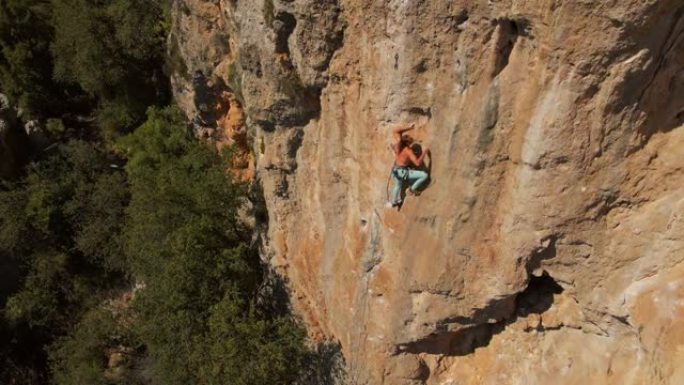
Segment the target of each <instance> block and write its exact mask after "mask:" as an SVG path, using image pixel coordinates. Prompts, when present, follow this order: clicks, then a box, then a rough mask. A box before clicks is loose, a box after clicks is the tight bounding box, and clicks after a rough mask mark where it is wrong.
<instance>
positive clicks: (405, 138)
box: [399, 134, 413, 148]
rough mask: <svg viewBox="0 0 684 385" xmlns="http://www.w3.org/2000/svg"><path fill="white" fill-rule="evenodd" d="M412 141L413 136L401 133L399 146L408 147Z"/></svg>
mask: <svg viewBox="0 0 684 385" xmlns="http://www.w3.org/2000/svg"><path fill="white" fill-rule="evenodd" d="M412 143H413V138H412V137H411V136H410V135H406V134H403V135H402V136H401V141H400V142H399V144H400V146H401V148H404V147H409V146H411V144H412Z"/></svg>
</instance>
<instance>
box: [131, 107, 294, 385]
mask: <svg viewBox="0 0 684 385" xmlns="http://www.w3.org/2000/svg"><path fill="white" fill-rule="evenodd" d="M121 147H122V148H123V149H125V152H126V154H127V157H128V159H129V162H128V165H127V172H128V175H129V178H130V183H131V194H132V199H131V204H130V205H129V207H128V217H129V222H128V225H127V227H126V231H125V233H126V250H127V254H128V255H129V256H130V258H131V266H132V269H133V271H134V273H135V275H136V276H138V277H142V278H143V280H144V281H145V283H146V288H145V290H143V291H142V292H141V295H140V296H139V298H138V301H137V303H136V309H137V310H138V315H139V317H140V322H139V323H138V329H137V331H138V332H139V335H140V338H141V340H142V341H144V343H145V344H146V346H147V347H148V348H149V350H150V352H151V354H152V355H153V357H155V359H156V360H155V361H156V363H157V365H158V369H159V373H160V375H161V376H162V378H163V379H164V383H165V384H169V385H170V384H179V385H180V384H220V383H225V382H226V379H230V383H232V384H236V385H237V384H240V385H242V384H244V385H248V384H254V385H257V384H266V383H269V384H286V383H288V382H291V380H293V379H294V376H295V375H296V373H297V368H298V362H299V361H300V360H301V359H302V357H303V354H304V350H303V345H302V339H303V335H302V333H301V330H300V329H299V328H297V327H296V326H295V325H294V324H293V323H292V322H291V321H290V320H289V319H288V318H278V317H275V316H274V317H269V316H267V315H266V314H263V313H262V312H259V310H258V309H257V308H256V307H255V306H254V303H253V301H252V300H251V299H252V298H255V296H256V294H257V289H258V284H259V283H260V279H261V275H260V273H259V270H258V269H257V266H255V262H256V256H255V255H253V253H252V252H251V250H250V249H249V247H248V242H249V240H250V234H249V232H248V231H246V229H243V228H241V226H240V225H239V224H238V223H239V221H238V218H237V215H238V208H239V206H240V205H241V204H242V203H243V202H242V201H243V199H244V196H245V195H244V191H243V187H242V186H240V185H237V184H235V183H232V182H231V181H230V178H228V177H227V174H226V171H225V170H226V168H227V166H228V159H227V157H225V156H221V155H220V154H218V153H216V152H215V151H211V150H209V149H208V148H207V147H206V146H205V145H204V144H201V143H199V142H197V141H196V140H194V139H193V138H192V137H191V135H190V133H189V132H188V130H187V129H186V126H185V123H184V121H183V119H182V118H181V116H180V115H179V113H178V112H177V111H175V110H165V111H152V112H151V114H150V117H149V120H148V121H147V123H145V124H144V125H143V126H142V127H140V128H139V129H138V130H137V131H136V132H135V133H134V134H133V135H131V136H130V137H127V138H125V139H124V140H123V141H122V144H121ZM199 277H201V278H199ZM160 314H164V315H165V317H164V318H163V319H160V318H159V315H160Z"/></svg>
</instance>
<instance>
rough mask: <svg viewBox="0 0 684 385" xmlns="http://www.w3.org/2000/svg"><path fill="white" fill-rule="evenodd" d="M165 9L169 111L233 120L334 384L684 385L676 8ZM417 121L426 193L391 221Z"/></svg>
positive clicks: (681, 19)
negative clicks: (169, 20)
mask: <svg viewBox="0 0 684 385" xmlns="http://www.w3.org/2000/svg"><path fill="white" fill-rule="evenodd" d="M174 15H175V16H174V19H175V20H174V32H173V34H172V36H171V37H170V39H171V51H172V52H171V55H172V59H173V57H175V58H176V60H177V62H178V65H176V66H175V68H176V74H175V76H174V87H175V91H176V96H177V99H178V100H179V102H180V103H181V105H182V106H183V107H184V109H185V110H186V112H187V113H188V115H189V116H190V117H191V118H193V119H196V118H197V116H198V115H199V116H200V118H201V119H200V123H198V126H200V127H203V126H210V130H209V133H210V135H217V134H216V132H221V130H218V129H217V128H216V127H222V123H221V122H224V121H229V120H230V113H233V114H239V113H238V112H236V111H237V110H236V109H239V111H244V118H243V119H242V120H240V119H233V120H232V122H233V123H232V125H227V126H229V127H231V128H230V129H232V130H237V131H244V132H245V133H246V134H245V136H246V137H247V138H248V141H247V143H250V144H251V153H252V156H253V157H254V158H255V161H256V173H257V179H258V181H259V183H261V184H262V185H263V189H264V194H265V197H266V201H267V206H268V214H269V230H268V237H267V238H268V241H267V243H268V244H267V249H268V250H269V251H270V261H271V263H272V264H273V265H274V266H275V267H277V268H278V270H279V271H280V272H282V273H283V274H284V276H285V277H286V278H287V279H288V282H289V286H290V288H291V290H292V294H293V303H294V306H295V309H296V311H297V312H298V314H300V315H301V316H302V317H303V319H304V320H305V321H306V322H307V324H308V326H309V328H310V331H311V333H312V335H313V336H314V337H315V338H319V339H324V338H330V339H335V340H339V341H340V343H341V345H342V348H343V351H344V355H345V357H346V362H347V370H348V374H349V383H350V384H372V385H375V384H387V385H395V384H398V385H402V384H443V385H447V384H452V385H456V384H459V385H462V384H550V383H553V384H635V385H636V384H680V383H684V350H682V349H683V348H682V347H683V346H684V321H683V320H684V125H683V124H684V3H682V2H681V0H615V1H586V0H576V1H562V0H525V1H523V0H518V1H516V0H499V1H484V0H456V1H453V0H450V1H446V0H432V1H420V0H391V1H363V2H361V1H350V0H318V1H311V0H309V1H306V0H287V1H286V0H250V1H242V0H232V1H231V0H221V1H218V0H216V1H200V0H177V1H176V3H175V12H174ZM197 71H201V76H202V77H203V79H205V80H202V82H204V83H206V84H205V85H204V86H202V87H204V88H206V87H208V88H209V89H211V90H212V91H211V92H208V93H207V92H205V91H202V89H203V88H202V87H199V86H198V85H197V82H194V83H193V80H192V78H193V76H199V75H198V72H197ZM203 94H206V95H209V97H208V98H209V102H208V103H209V104H210V105H219V107H216V108H214V110H213V111H215V112H216V114H214V115H213V117H211V116H210V115H207V114H206V113H203V112H202V111H205V110H207V107H201V104H202V103H201V102H198V100H199V99H201V98H202V95H203ZM212 95H213V96H212ZM216 95H223V97H222V98H221V97H218V96H216ZM212 103H213V104H212ZM231 111H232V112H231ZM240 113H242V112H240ZM207 116H209V118H207ZM241 116H242V115H241ZM207 120H210V121H209V122H207ZM412 120H413V121H417V122H419V123H425V124H424V125H422V126H421V127H420V128H419V129H418V130H417V131H416V132H415V133H414V136H416V137H417V138H418V139H419V140H421V141H422V143H423V145H426V146H429V147H430V149H431V151H432V159H431V168H432V183H431V184H430V186H429V187H428V188H427V190H426V191H425V192H424V193H423V194H422V195H421V196H420V197H408V198H407V200H406V202H405V204H404V206H403V207H402V209H401V211H396V210H394V209H388V208H385V207H384V203H385V201H386V199H387V183H388V174H389V169H390V166H391V163H392V154H391V152H390V150H389V144H390V141H391V136H390V126H391V124H393V123H397V122H401V121H412ZM235 122H238V123H236V124H234V123H235ZM217 130H218V131H217Z"/></svg>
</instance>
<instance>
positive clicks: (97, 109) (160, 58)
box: [0, 0, 170, 137]
mask: <svg viewBox="0 0 684 385" xmlns="http://www.w3.org/2000/svg"><path fill="white" fill-rule="evenodd" d="M169 3H170V2H169V1H166V0H153V1H135V0H106V1H99V0H97V1H96V0H49V1H48V0H8V1H3V2H0V47H2V48H1V50H0V92H3V93H5V94H7V95H8V96H9V98H10V100H11V102H12V103H13V104H14V105H16V106H18V107H20V108H21V109H22V110H23V112H24V114H25V116H26V117H28V118H32V119H35V118H37V119H40V120H42V121H43V122H44V123H46V122H47V120H48V119H58V120H60V121H61V120H67V121H68V122H69V123H70V124H71V125H76V124H77V123H78V122H80V121H83V119H82V118H83V117H86V118H87V117H91V116H93V117H96V118H97V121H98V130H97V131H98V132H102V133H103V134H104V135H105V136H108V137H116V136H117V135H118V133H121V132H129V131H130V130H131V129H133V128H135V127H136V126H137V125H139V124H140V123H142V122H143V121H144V119H145V111H146V109H147V107H148V106H150V105H164V104H166V103H167V102H168V100H169V91H168V78H167V76H165V74H164V72H163V66H164V61H165V49H166V47H165V38H166V33H167V29H168V20H167V19H168V8H169V6H168V4H169ZM79 116H80V117H81V119H78V117H79Z"/></svg>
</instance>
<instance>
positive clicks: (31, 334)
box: [0, 141, 128, 383]
mask: <svg viewBox="0 0 684 385" xmlns="http://www.w3.org/2000/svg"><path fill="white" fill-rule="evenodd" d="M111 161H112V160H111V159H110V157H109V156H107V155H106V154H105V153H104V152H103V151H102V150H101V149H99V148H98V147H96V146H94V145H92V144H89V143H86V142H83V141H71V142H68V143H66V144H63V145H59V146H57V147H55V149H54V151H53V153H52V154H51V155H50V156H48V157H46V158H45V160H43V161H41V162H38V163H34V164H33V165H31V166H30V167H29V169H28V171H27V175H26V177H25V178H24V179H23V180H21V181H20V182H18V183H15V184H13V185H7V186H6V188H5V189H4V190H2V191H0V255H2V256H4V258H6V259H9V260H12V261H14V263H15V264H16V265H17V266H18V267H19V270H20V273H21V274H20V275H21V276H22V277H23V279H22V281H23V282H22V285H21V288H20V290H18V291H17V292H15V293H14V294H13V295H12V296H11V297H10V298H9V300H8V301H7V304H6V306H5V307H4V309H3V310H2V315H3V320H2V323H3V324H4V327H5V330H6V331H7V333H8V335H7V337H8V340H9V341H12V340H16V339H19V343H18V345H24V346H17V347H16V348H11V349H14V351H9V352H7V356H6V357H5V359H6V360H7V361H9V362H8V363H7V366H5V368H11V367H15V368H17V372H16V373H15V372H12V373H7V372H2V371H0V382H2V381H1V380H2V378H3V377H4V376H19V375H20V374H19V373H21V372H22V369H21V368H22V367H24V368H26V369H25V371H29V372H37V371H39V370H37V369H35V368H40V367H41V365H44V360H45V357H44V355H43V353H42V350H41V348H40V346H41V345H45V344H47V343H49V342H50V341H51V340H52V339H53V338H55V337H56V336H58V335H61V334H63V333H66V332H68V331H69V330H70V328H71V326H72V325H73V322H74V320H75V319H78V318H79V317H81V315H82V314H83V313H84V312H85V311H86V310H87V309H88V308H91V307H94V306H96V305H97V304H98V303H100V302H101V301H102V300H103V299H104V298H105V296H106V292H107V290H108V289H109V288H111V287H114V286H117V285H119V284H121V282H122V277H123V276H122V273H121V267H122V266H123V263H124V261H123V258H122V255H123V254H122V250H123V248H122V241H121V238H120V237H119V236H118V234H119V233H120V229H121V226H122V224H123V215H124V207H125V205H126V203H127V201H128V192H127V187H126V183H125V175H124V174H123V172H120V171H116V170H115V169H113V168H111V167H110V163H111ZM12 334H14V336H12ZM23 349H33V350H37V351H36V352H34V354H32V355H30V354H27V353H26V352H25V351H23ZM15 358H16V359H15ZM36 376H38V374H36ZM7 382H9V381H7ZM27 383H31V382H27Z"/></svg>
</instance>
